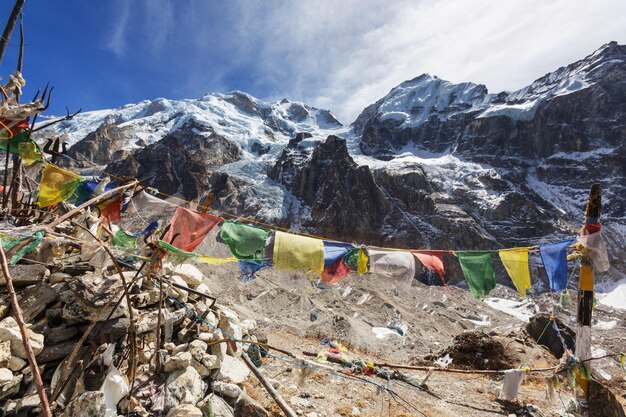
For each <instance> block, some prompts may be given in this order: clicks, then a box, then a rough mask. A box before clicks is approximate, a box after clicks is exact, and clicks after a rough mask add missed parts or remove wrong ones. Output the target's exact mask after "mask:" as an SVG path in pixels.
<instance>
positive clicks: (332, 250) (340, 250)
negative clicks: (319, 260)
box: [324, 240, 354, 266]
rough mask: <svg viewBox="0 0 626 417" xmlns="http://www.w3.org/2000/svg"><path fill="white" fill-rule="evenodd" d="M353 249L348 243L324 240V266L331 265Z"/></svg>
mask: <svg viewBox="0 0 626 417" xmlns="http://www.w3.org/2000/svg"><path fill="white" fill-rule="evenodd" d="M352 249H354V246H353V245H351V244H349V243H343V242H331V241H328V240H325V241H324V266H328V265H333V264H334V263H335V262H337V261H338V260H339V259H341V258H343V257H344V256H345V255H346V254H347V253H348V252H350V251H351V250H352Z"/></svg>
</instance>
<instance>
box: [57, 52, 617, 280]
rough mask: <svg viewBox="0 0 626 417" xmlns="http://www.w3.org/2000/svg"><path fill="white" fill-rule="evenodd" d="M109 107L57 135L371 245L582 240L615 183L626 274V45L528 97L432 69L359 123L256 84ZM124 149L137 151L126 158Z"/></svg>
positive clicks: (253, 210)
mask: <svg viewBox="0 0 626 417" xmlns="http://www.w3.org/2000/svg"><path fill="white" fill-rule="evenodd" d="M100 114H102V115H101V116H100ZM99 117H100V118H98V117H94V115H89V114H87V115H78V116H77V117H76V118H75V120H72V121H67V122H64V123H61V124H60V125H58V126H56V127H55V128H54V129H56V132H57V133H59V134H67V135H69V137H70V142H71V143H75V142H76V141H77V140H79V139H83V138H84V140H85V141H87V140H88V139H89V140H88V141H87V142H85V143H84V144H82V145H81V146H82V147H83V148H89V147H90V146H92V145H89V144H93V146H94V150H93V153H92V157H93V158H98V157H100V156H101V155H100V154H101V153H102V152H100V151H99V150H98V149H104V148H107V149H110V150H112V151H111V152H108V154H109V155H110V156H111V158H113V159H118V160H117V161H116V162H113V163H111V164H110V165H109V166H108V167H107V170H110V171H111V172H113V173H115V174H116V175H122V176H130V177H138V178H143V179H146V178H149V180H148V181H147V183H148V184H149V185H151V186H153V187H156V188H158V189H159V190H161V191H162V192H164V193H167V194H176V193H179V194H181V195H183V196H184V197H185V198H186V199H201V201H202V199H203V198H204V197H205V196H207V195H208V194H209V192H213V194H214V196H215V198H214V199H213V203H212V206H211V207H212V208H215V209H218V210H223V211H228V212H230V213H236V214H238V215H245V216H250V217H255V218H258V219H260V220H263V221H266V222H270V223H273V224H276V225H278V226H282V227H291V228H299V229H301V230H303V231H306V232H309V233H313V234H317V235H323V236H327V237H329V238H334V239H341V240H347V241H350V242H358V243H364V244H377V245H385V246H400V247H414V248H437V249H461V248H463V249H478V248H484V249H493V248H499V247H510V246H527V245H532V244H540V243H543V242H546V241H555V240H558V239H561V238H565V237H571V236H572V235H574V234H575V233H576V230H577V228H578V226H579V223H580V220H581V219H582V215H583V213H582V211H583V208H584V205H585V201H586V198H587V196H588V192H589V188H590V186H591V184H592V183H594V182H599V183H601V184H602V185H603V187H604V196H605V207H604V209H603V215H602V216H603V217H602V221H603V224H604V232H603V233H604V237H605V240H606V241H607V246H608V247H609V250H610V256H611V261H612V264H613V265H615V267H614V269H613V270H612V271H609V275H611V274H613V275H614V276H615V277H618V276H620V273H623V272H624V265H625V264H626V262H625V261H626V255H624V254H625V253H626V251H624V249H625V248H626V240H625V239H624V237H623V235H624V233H623V230H624V227H626V215H625V213H626V199H625V198H624V195H626V193H625V191H626V181H624V178H625V177H626V143H625V140H624V139H625V138H626V130H625V128H624V126H626V46H621V45H618V44H616V43H614V42H613V43H609V44H607V45H604V46H603V47H601V48H600V49H598V50H597V51H596V52H594V53H593V54H591V55H589V56H587V57H585V58H584V59H582V60H580V61H578V62H575V63H573V64H571V65H568V66H566V67H562V68H559V69H557V70H555V71H554V72H551V73H549V74H547V75H545V76H543V77H541V78H539V79H537V80H536V81H535V82H533V83H532V84H530V85H529V86H527V87H525V88H522V89H520V90H518V91H513V92H508V91H505V92H500V93H490V92H489V91H488V90H487V88H486V87H485V86H483V85H478V84H474V83H471V82H466V83H461V84H454V83H451V82H449V81H446V80H442V79H440V78H438V77H436V76H433V75H428V74H424V75H421V76H419V77H416V78H414V79H412V80H409V81H406V82H404V83H402V84H400V85H398V86H397V87H395V88H394V89H392V90H391V91H390V92H389V94H387V95H386V96H385V97H382V98H381V99H380V100H378V101H377V102H376V103H374V104H372V105H370V106H368V107H367V108H365V109H364V110H363V112H362V113H361V114H360V115H359V117H358V118H357V119H356V120H355V121H354V123H352V125H351V126H350V127H343V126H342V125H341V124H340V123H339V122H338V121H337V120H336V119H335V118H334V116H333V115H332V114H331V113H330V112H328V111H327V110H320V109H315V108H313V107H310V106H307V105H305V104H302V103H296V102H291V101H289V100H282V101H280V102H276V103H268V102H263V101H261V100H258V99H255V98H254V97H251V96H250V95H248V94H245V93H242V92H233V93H229V94H207V95H206V96H204V97H202V98H200V99H198V100H180V101H170V100H165V99H158V100H154V101H151V102H141V103H137V104H134V105H128V106H124V107H122V108H120V109H115V110H110V111H108V112H106V111H103V112H101V113H99ZM138 138H143V139H145V142H146V143H148V145H147V146H145V147H142V146H141V144H140V145H138V142H137V140H138ZM113 139H114V140H113ZM94 141H96V142H97V141H99V142H98V143H99V144H96V142H94ZM100 142H101V143H100ZM113 142H115V143H113ZM87 145H89V146H87ZM105 145H106V146H105ZM74 146H75V147H78V144H77V145H74ZM72 149H73V148H71V149H70V150H72ZM80 149H81V148H80V147H78V148H77V152H78V151H79V150H80ZM119 149H124V150H125V151H127V152H129V153H132V154H131V155H129V156H126V157H123V156H121V157H120V158H117V157H115V158H114V157H113V154H114V153H115V152H119ZM84 152H86V150H85V149H83V151H82V152H81V153H84ZM102 156H103V158H104V153H102ZM111 160H112V159H109V161H111ZM103 161H104V159H103ZM498 275H500V274H498Z"/></svg>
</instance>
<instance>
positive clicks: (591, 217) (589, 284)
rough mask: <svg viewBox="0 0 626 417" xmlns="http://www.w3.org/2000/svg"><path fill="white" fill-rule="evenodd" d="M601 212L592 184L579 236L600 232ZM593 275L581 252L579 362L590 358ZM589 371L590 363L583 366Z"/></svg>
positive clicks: (582, 380) (583, 383) (582, 382)
mask: <svg viewBox="0 0 626 417" xmlns="http://www.w3.org/2000/svg"><path fill="white" fill-rule="evenodd" d="M601 210H602V186H601V185H600V184H593V185H592V186H591V191H590V192H589V200H587V207H586V209H585V220H584V223H583V227H582V229H581V231H580V233H581V234H590V233H597V232H598V231H599V230H600V211H601ZM593 286H594V275H593V268H592V266H591V261H590V259H589V257H588V256H587V255H586V254H585V253H584V252H583V256H582V258H581V260H580V279H579V281H578V313H577V317H576V322H577V329H576V357H577V358H578V359H579V360H580V361H585V360H587V359H590V358H591V313H592V311H593ZM584 366H586V367H587V369H588V370H590V366H591V362H587V363H585V364H584ZM588 374H589V372H585V373H582V372H581V373H580V374H579V377H578V384H579V386H580V388H581V389H582V391H583V397H581V398H579V400H582V403H583V404H586V403H587V402H588V401H589V381H588V379H587V377H586V375H588Z"/></svg>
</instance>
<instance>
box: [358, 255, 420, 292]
mask: <svg viewBox="0 0 626 417" xmlns="http://www.w3.org/2000/svg"><path fill="white" fill-rule="evenodd" d="M367 254H368V256H369V258H370V264H369V272H371V273H373V274H379V275H382V276H384V277H386V278H388V279H389V280H390V281H392V282H396V283H398V284H401V286H402V287H403V288H404V287H406V286H407V285H410V283H411V281H412V280H413V278H415V257H414V256H413V255H412V254H411V252H405V251H385V250H374V249H368V251H367Z"/></svg>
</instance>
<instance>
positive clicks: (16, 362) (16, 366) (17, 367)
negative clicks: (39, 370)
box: [7, 356, 28, 372]
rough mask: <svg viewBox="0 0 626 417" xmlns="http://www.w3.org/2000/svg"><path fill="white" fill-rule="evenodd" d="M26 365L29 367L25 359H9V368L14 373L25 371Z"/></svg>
mask: <svg viewBox="0 0 626 417" xmlns="http://www.w3.org/2000/svg"><path fill="white" fill-rule="evenodd" d="M26 365H28V362H26V361H25V360H24V359H22V358H18V357H17V356H11V359H9V362H8V363H7V368H9V369H10V370H12V371H13V372H18V371H21V370H22V369H24V368H25V367H26Z"/></svg>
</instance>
